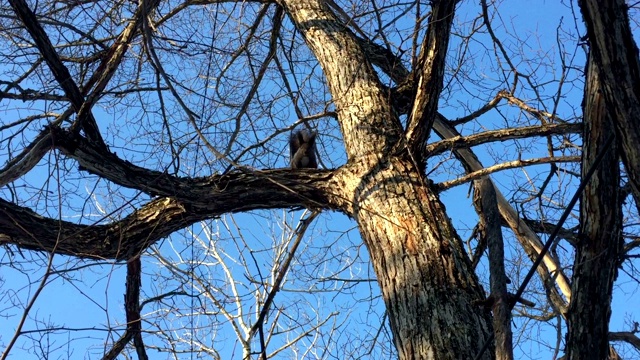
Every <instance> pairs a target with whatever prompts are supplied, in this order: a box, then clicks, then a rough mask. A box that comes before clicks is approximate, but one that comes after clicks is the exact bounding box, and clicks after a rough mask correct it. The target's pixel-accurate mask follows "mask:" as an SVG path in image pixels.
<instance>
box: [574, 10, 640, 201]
mask: <svg viewBox="0 0 640 360" xmlns="http://www.w3.org/2000/svg"><path fill="white" fill-rule="evenodd" d="M578 4H579V5H580V9H581V11H582V16H583V18H584V21H585V24H586V26H587V36H588V40H589V44H590V48H591V52H592V55H591V56H593V60H592V63H593V66H594V67H595V69H596V71H598V74H599V77H600V79H601V80H600V81H601V90H602V93H603V94H604V96H605V99H606V103H607V105H608V106H609V107H610V109H611V110H613V111H615V116H612V120H613V124H614V125H615V129H616V132H617V135H618V137H619V143H620V150H621V152H620V155H621V157H622V161H623V163H624V166H625V168H626V169H627V176H628V177H629V184H630V185H631V193H632V195H633V197H634V199H635V201H636V207H637V208H638V209H640V147H639V146H638V144H640V86H638V84H640V58H639V57H638V47H637V46H636V43H635V41H634V39H633V35H632V33H631V27H630V26H629V14H628V6H627V5H626V4H625V1H624V0H611V1H599V0H580V1H578Z"/></svg>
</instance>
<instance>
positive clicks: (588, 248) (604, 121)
mask: <svg viewBox="0 0 640 360" xmlns="http://www.w3.org/2000/svg"><path fill="white" fill-rule="evenodd" d="M594 65H595V64H594V62H593V57H592V56H590V57H589V62H588V65H587V83H586V87H585V98H584V109H583V113H584V134H583V139H584V145H583V152H582V174H583V176H584V175H585V173H586V172H587V171H588V170H589V168H591V166H593V165H594V164H595V163H596V158H597V157H598V155H599V154H600V153H601V152H603V151H605V152H606V154H605V155H604V157H603V158H602V160H601V162H600V164H599V165H596V166H598V168H597V170H596V172H595V173H594V174H593V176H592V177H591V180H590V181H589V182H588V185H587V186H586V187H585V189H584V192H583V193H582V196H581V199H580V230H579V231H580V233H579V237H578V239H579V241H578V243H577V244H576V259H575V261H574V266H573V282H572V286H571V290H572V294H573V297H572V299H571V303H570V304H569V316H568V323H569V332H568V334H567V346H566V349H567V358H568V359H576V360H578V359H580V360H588V359H593V360H596V359H598V360H599V359H607V358H608V357H609V338H608V335H609V318H610V317H611V295H612V292H613V282H614V280H615V278H616V276H617V271H618V265H619V261H620V255H621V250H622V244H623V239H622V209H621V205H620V198H619V197H620V194H619V188H620V185H619V184H620V169H619V165H618V146H617V145H616V142H615V141H614V142H613V143H610V142H608V140H609V139H610V137H611V136H613V135H614V127H613V121H612V118H611V113H612V112H611V108H610V107H608V106H606V103H605V99H604V97H603V94H602V91H601V89H602V83H601V82H600V77H599V75H598V71H597V69H596V67H595V66H594ZM608 144H612V145H611V146H609V145H608Z"/></svg>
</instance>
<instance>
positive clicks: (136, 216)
mask: <svg viewBox="0 0 640 360" xmlns="http://www.w3.org/2000/svg"><path fill="white" fill-rule="evenodd" d="M332 175H333V173H332V172H331V171H323V170H296V171H292V170H270V171H260V172H255V173H240V172H237V173H231V174H226V175H222V176H211V177H209V178H206V179H199V180H197V181H196V180H189V179H176V178H172V177H170V176H168V175H165V176H164V177H159V178H158V180H160V181H158V182H157V183H159V184H163V185H164V184H165V183H166V184H175V185H177V190H178V192H180V193H181V195H183V199H178V198H175V197H161V198H158V199H155V200H153V201H151V202H149V203H148V204H146V205H144V206H143V207H142V208H140V209H138V210H136V211H135V212H133V213H132V214H130V215H128V216H126V217H125V218H123V219H122V220H119V221H115V222H112V223H109V224H90V225H84V224H74V223H71V222H67V221H62V220H59V219H51V218H45V217H43V216H40V215H38V214H36V213H35V212H33V211H31V210H30V209H28V208H24V207H21V206H18V205H15V204H13V203H10V202H8V201H5V200H3V199H0V244H14V245H17V246H18V247H21V248H25V249H30V250H40V251H46V252H54V253H58V254H64V255H73V256H77V257H84V258H100V259H117V260H122V259H128V258H131V257H132V256H136V255H138V254H140V253H141V252H142V251H143V250H144V249H146V248H147V247H148V246H150V245H151V244H153V243H155V242H156V241H158V240H160V239H162V238H164V237H166V236H168V235H169V234H171V233H173V232H175V231H178V230H180V229H182V228H184V227H186V226H189V225H191V224H193V223H195V222H198V221H202V220H206V219H211V218H215V217H218V216H221V215H223V214H226V213H234V212H241V211H250V210H257V209H271V208H288V207H294V206H306V207H310V208H324V209H326V208H333V207H334V206H332V205H329V204H328V201H326V199H324V197H323V195H322V194H324V193H326V189H331V188H335V186H336V185H335V184H332V183H331V178H332ZM134 177H135V178H137V179H144V178H146V177H145V176H144V175H143V174H136V175H135V176H134ZM166 186H168V185H166ZM189 188H190V189H189ZM186 194H188V196H185V195H186ZM187 199H191V200H192V201H189V200H187Z"/></svg>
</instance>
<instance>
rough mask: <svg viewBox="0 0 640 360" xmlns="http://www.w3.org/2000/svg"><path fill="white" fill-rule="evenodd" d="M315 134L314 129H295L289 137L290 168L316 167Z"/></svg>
mask: <svg viewBox="0 0 640 360" xmlns="http://www.w3.org/2000/svg"><path fill="white" fill-rule="evenodd" d="M316 135H317V133H316V132H314V131H309V130H306V129H302V130H296V131H294V132H292V133H291V137H289V150H290V152H291V168H292V169H303V168H310V169H317V168H318V161H317V159H316Z"/></svg>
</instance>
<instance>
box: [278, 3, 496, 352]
mask: <svg viewBox="0 0 640 360" xmlns="http://www.w3.org/2000/svg"><path fill="white" fill-rule="evenodd" d="M454 3H455V2H448V1H440V2H438V3H437V5H436V4H435V3H434V10H433V12H432V13H433V14H435V15H434V17H435V19H432V21H433V22H438V20H439V21H440V22H438V26H439V27H440V28H442V26H444V27H445V29H444V31H442V30H439V29H436V27H435V26H434V27H433V28H431V27H430V28H429V29H428V32H432V33H430V34H428V35H427V36H426V41H427V43H425V44H423V47H422V51H425V52H427V55H425V56H424V58H425V59H426V60H423V61H421V65H423V66H425V67H424V68H422V69H420V70H419V71H420V75H419V79H420V80H419V82H420V81H422V82H429V83H431V82H435V83H440V84H441V82H442V76H443V67H444V56H443V55H442V52H443V51H444V50H445V49H442V48H439V51H438V52H435V54H434V52H433V51H429V49H432V46H434V44H432V43H430V42H429V40H428V39H432V40H431V41H436V40H433V39H437V41H436V42H437V43H438V44H439V46H446V44H447V39H448V36H449V32H450V24H451V21H452V18H453V4H454ZM284 6H285V7H286V10H287V13H288V14H289V15H290V16H291V18H292V19H293V21H294V22H295V23H296V24H297V27H298V29H300V30H301V31H302V33H303V35H304V37H305V39H306V41H307V43H308V45H309V47H310V48H311V50H312V51H313V52H314V54H315V55H316V57H317V58H318V60H319V62H320V64H321V66H322V68H323V70H324V72H325V75H326V78H327V82H328V85H329V88H330V91H331V94H332V97H333V99H334V102H335V107H336V110H337V113H338V118H339V122H340V126H341V129H342V133H343V136H344V141H345V146H346V149H347V155H348V164H347V167H348V170H346V171H345V172H344V174H345V175H347V174H348V176H345V177H344V183H343V186H341V187H339V188H337V189H335V190H334V191H335V192H336V193H337V196H336V200H337V199H344V200H343V201H341V204H340V205H339V207H340V208H342V209H343V210H345V211H346V212H347V213H348V214H350V215H351V216H352V217H353V218H354V219H355V220H356V221H357V223H358V225H359V228H360V232H361V234H362V237H363V239H364V241H365V243H366V245H367V247H368V249H369V253H370V255H371V261H372V263H373V267H374V269H375V271H376V275H377V277H378V282H379V284H380V287H381V289H382V293H383V296H384V299H385V303H386V306H387V311H388V312H389V319H390V323H391V329H392V332H393V336H394V341H395V344H396V348H397V350H398V353H399V356H400V359H466V358H473V357H474V356H475V355H476V354H477V352H478V350H479V349H480V348H481V347H482V345H483V342H484V341H485V339H487V337H488V336H489V334H490V333H491V326H490V320H489V317H488V314H486V313H484V312H483V311H481V309H480V308H479V307H478V306H477V305H474V302H476V301H478V300H480V299H482V298H483V297H484V294H483V291H482V289H481V288H480V286H479V284H478V280H477V279H476V277H475V274H474V272H473V271H472V268H471V266H470V264H469V261H468V259H467V257H466V255H465V253H464V251H463V248H462V246H461V242H460V239H459V238H458V236H457V234H456V232H455V230H454V229H453V227H452V225H451V222H450V220H449V218H448V217H447V215H446V213H445V209H444V206H443V205H442V203H441V202H440V200H439V199H438V196H437V195H436V193H435V192H434V190H433V189H432V188H431V187H429V186H428V185H427V182H426V181H425V179H424V178H423V176H422V175H421V172H420V170H421V169H420V165H419V164H421V161H420V160H418V161H415V155H416V154H417V153H418V150H417V149H419V148H421V145H420V146H416V145H415V144H414V145H408V144H407V141H405V139H404V137H403V130H402V127H401V124H400V121H399V120H398V118H397V115H395V112H394V111H393V110H392V109H391V107H390V105H389V103H390V102H389V101H388V99H387V97H386V92H385V91H384V88H383V86H382V85H381V84H380V82H379V80H378V78H377V76H376V75H375V72H374V69H373V67H372V66H371V63H370V62H369V61H368V59H367V58H366V56H365V53H364V51H363V50H362V48H361V47H360V45H359V43H358V41H357V39H356V38H355V36H354V35H353V34H352V33H351V32H350V31H349V30H348V29H347V28H345V27H344V26H343V25H342V24H341V23H340V22H339V21H337V19H336V17H335V16H334V15H333V14H332V13H331V12H330V10H329V9H328V8H327V7H326V5H325V4H324V3H323V2H321V1H313V0H308V1H285V2H284ZM443 12H444V14H443ZM438 16H440V18H438ZM443 24H444V25H443ZM447 24H448V26H447ZM443 36H444V39H443V38H442V37H443ZM431 56H433V57H431ZM421 58H423V57H421ZM438 89H439V88H437V87H436V88H435V90H434V89H429V91H426V90H425V92H424V94H425V95H424V96H423V98H424V102H417V103H418V104H419V105H418V106H420V109H418V110H415V109H414V111H413V113H414V114H418V115H415V116H414V117H413V121H415V122H417V123H416V125H414V126H412V127H411V128H415V129H417V128H420V127H421V126H420V125H418V124H421V125H422V126H424V127H426V132H425V129H421V131H420V132H415V133H412V134H411V136H410V137H409V139H410V140H411V141H409V142H412V141H424V140H425V137H426V136H427V134H428V132H429V131H430V127H431V124H432V123H433V119H434V117H435V116H436V113H435V110H436V106H435V105H434V104H435V103H437V100H438V94H439V90H438ZM434 92H435V93H434ZM418 97H420V93H419V94H418ZM420 134H422V135H420ZM410 149H411V150H410ZM486 357H487V358H489V357H490V355H486Z"/></svg>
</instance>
